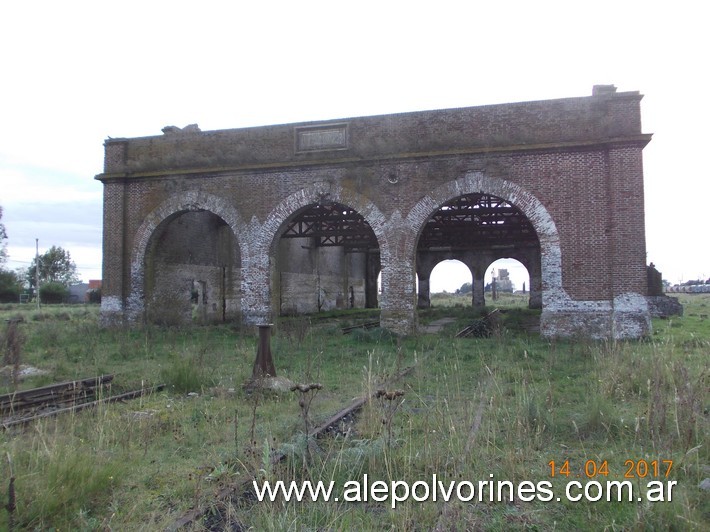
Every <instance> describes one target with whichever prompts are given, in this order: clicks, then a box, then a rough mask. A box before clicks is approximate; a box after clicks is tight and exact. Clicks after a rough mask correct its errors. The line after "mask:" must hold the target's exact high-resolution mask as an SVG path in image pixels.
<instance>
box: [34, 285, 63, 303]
mask: <svg viewBox="0 0 710 532" xmlns="http://www.w3.org/2000/svg"><path fill="white" fill-rule="evenodd" d="M68 296H69V289H68V288H67V287H66V286H64V285H63V284H62V283H57V282H50V283H46V284H43V285H42V286H41V287H40V289H39V298H40V301H41V302H42V303H61V302H63V301H64V300H65V299H66V298H67V297H68Z"/></svg>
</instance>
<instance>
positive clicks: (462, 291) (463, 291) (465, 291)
mask: <svg viewBox="0 0 710 532" xmlns="http://www.w3.org/2000/svg"><path fill="white" fill-rule="evenodd" d="M472 291H473V286H471V283H464V284H462V285H461V288H459V289H458V290H456V293H457V294H469V293H471V292H472Z"/></svg>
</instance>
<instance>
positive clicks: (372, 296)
mask: <svg viewBox="0 0 710 532" xmlns="http://www.w3.org/2000/svg"><path fill="white" fill-rule="evenodd" d="M365 261H366V264H365V308H377V306H378V301H377V276H378V275H379V273H380V254H379V253H371V252H369V251H368V252H367V257H366V259H365Z"/></svg>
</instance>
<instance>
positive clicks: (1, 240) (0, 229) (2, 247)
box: [0, 205, 7, 267]
mask: <svg viewBox="0 0 710 532" xmlns="http://www.w3.org/2000/svg"><path fill="white" fill-rule="evenodd" d="M5 240H7V231H5V224H3V223H2V206H1V205H0V267H2V266H3V265H4V264H5V262H6V261H7V242H5Z"/></svg>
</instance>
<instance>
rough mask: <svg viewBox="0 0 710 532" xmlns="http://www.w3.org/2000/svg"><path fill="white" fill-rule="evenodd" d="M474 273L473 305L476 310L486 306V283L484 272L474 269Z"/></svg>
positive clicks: (472, 285) (472, 284)
mask: <svg viewBox="0 0 710 532" xmlns="http://www.w3.org/2000/svg"><path fill="white" fill-rule="evenodd" d="M471 271H472V273H473V283H471V288H472V292H473V294H472V304H473V306H474V307H475V308H483V307H485V306H486V296H485V295H484V290H485V288H486V284H485V281H484V270H483V269H481V268H472V269H471Z"/></svg>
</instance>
